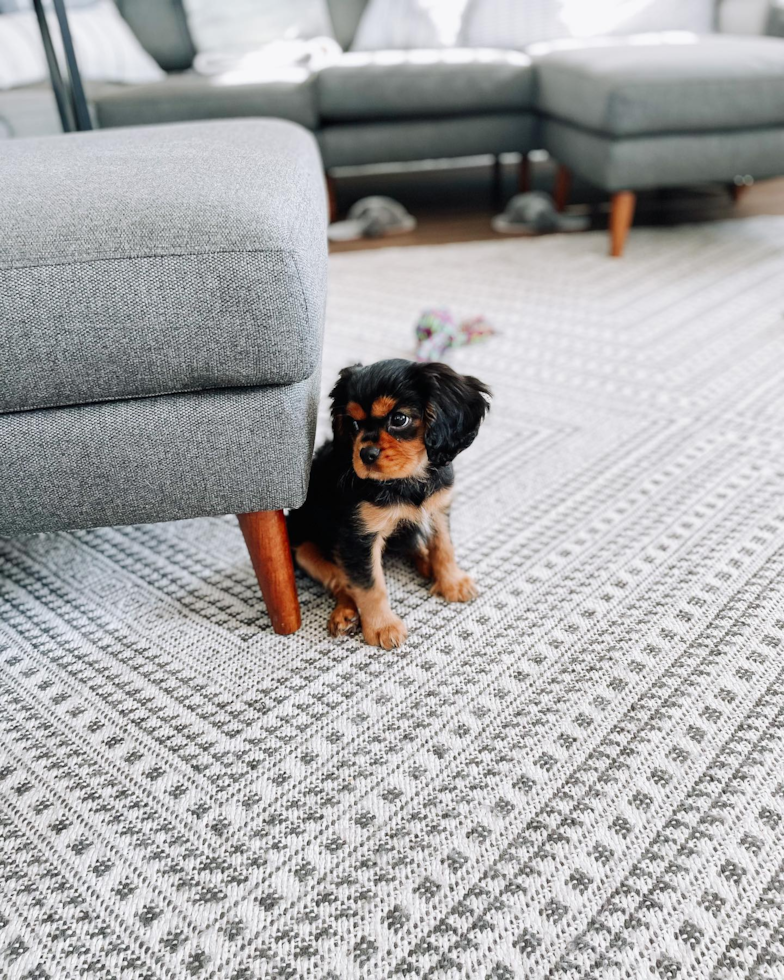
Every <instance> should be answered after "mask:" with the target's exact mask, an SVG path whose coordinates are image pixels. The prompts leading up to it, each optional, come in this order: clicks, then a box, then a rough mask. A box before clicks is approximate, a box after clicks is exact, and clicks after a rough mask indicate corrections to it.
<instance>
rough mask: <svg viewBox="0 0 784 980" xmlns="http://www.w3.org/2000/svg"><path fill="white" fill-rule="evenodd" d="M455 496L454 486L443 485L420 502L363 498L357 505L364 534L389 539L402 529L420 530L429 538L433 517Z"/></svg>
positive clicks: (441, 511) (442, 511)
mask: <svg viewBox="0 0 784 980" xmlns="http://www.w3.org/2000/svg"><path fill="white" fill-rule="evenodd" d="M451 499H452V488H451V487H444V488H443V489H441V490H437V491H436V492H435V493H433V494H431V495H430V496H429V497H426V498H425V500H424V501H423V502H422V503H421V504H420V505H416V504H413V503H405V502H398V503H390V504H383V505H379V504H375V503H370V502H368V501H363V502H362V503H360V504H359V506H358V508H357V516H358V519H359V522H360V525H361V530H362V532H363V533H364V534H372V535H374V536H378V537H380V538H382V540H384V541H386V540H387V539H389V538H391V537H392V536H393V535H395V534H396V533H398V532H400V531H418V532H419V533H420V534H422V535H423V536H424V537H425V538H429V537H430V534H431V532H432V529H433V519H434V517H435V516H436V515H440V514H443V513H444V512H445V511H446V510H447V508H448V507H449V504H450V502H451Z"/></svg>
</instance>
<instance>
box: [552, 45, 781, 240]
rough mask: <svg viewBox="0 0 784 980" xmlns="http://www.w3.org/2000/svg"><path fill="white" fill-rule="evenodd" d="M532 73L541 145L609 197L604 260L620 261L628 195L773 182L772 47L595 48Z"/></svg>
mask: <svg viewBox="0 0 784 980" xmlns="http://www.w3.org/2000/svg"><path fill="white" fill-rule="evenodd" d="M535 64H536V72H537V109H538V110H539V112H540V113H541V115H542V120H543V122H542V144H543V146H544V148H545V149H546V150H548V151H549V153H550V154H551V155H552V156H553V157H555V159H556V160H558V161H559V162H560V163H561V164H563V165H564V166H566V167H568V168H569V169H570V170H572V171H574V172H575V173H576V174H578V175H579V176H580V177H582V178H584V179H585V180H588V181H590V182H591V183H593V184H596V185H598V186H599V187H601V188H603V189H604V190H606V191H608V192H609V193H610V194H612V212H611V222H610V223H611V228H610V231H611V254H612V255H615V256H619V255H621V254H622V252H623V247H624V243H625V241H626V235H627V233H628V230H629V226H630V225H631V222H632V218H633V215H634V201H635V195H634V192H635V191H638V190H643V189H646V188H655V187H669V186H683V185H684V184H692V183H700V182H707V181H717V182H724V183H727V184H731V183H732V182H733V180H734V178H735V177H736V176H737V175H749V176H750V177H753V178H765V177H775V176H778V175H780V174H781V173H782V172H784V42H783V41H781V40H779V39H775V38H765V37H726V36H722V35H709V36H707V37H700V38H699V39H693V38H690V37H689V36H678V35H672V36H669V35H663V36H661V37H660V38H658V40H657V41H655V42H654V41H653V40H649V41H647V42H645V41H644V40H643V39H642V38H636V39H634V40H633V41H632V42H629V41H627V39H626V38H617V39H615V40H614V41H613V40H608V39H605V40H604V41H602V42H600V43H596V44H589V43H586V42H584V43H583V44H582V45H581V46H579V47H572V48H565V49H562V50H558V49H556V50H553V51H552V52H551V53H549V54H546V55H543V56H540V57H538V58H536V59H535ZM560 183H561V193H560V194H559V197H560V198H561V200H560V201H559V203H560V204H563V198H564V196H565V194H564V190H565V183H566V182H565V179H564V176H563V175H562V176H561V181H560Z"/></svg>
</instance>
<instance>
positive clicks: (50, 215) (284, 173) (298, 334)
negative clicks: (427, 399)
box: [0, 120, 326, 412]
mask: <svg viewBox="0 0 784 980" xmlns="http://www.w3.org/2000/svg"><path fill="white" fill-rule="evenodd" d="M0 186H2V188H3V193H2V194H0V227H2V228H3V235H2V237H0V348H1V349H2V351H3V356H2V357H1V358H0V411H5V412H8V411H12V410H18V409H29V408H37V407H44V406H62V405H69V404H78V403H82V402H95V401H102V400H109V399H120V398H132V397H137V396H140V395H159V394H164V393H170V392H184V391H194V390H199V389H208V388H220V387H232V386H239V385H267V384H284V383H291V382H297V381H303V380H305V379H306V378H309V377H310V376H311V375H312V374H313V372H314V370H315V369H316V367H317V365H318V362H319V357H320V348H321V329H322V317H323V305H324V296H325V281H326V249H325V245H324V243H325V221H326V216H325V211H326V208H325V200H324V188H323V176H322V170H321V161H320V157H319V153H318V150H317V147H316V143H315V140H314V139H313V137H312V136H311V135H310V134H309V133H307V132H306V131H305V130H304V129H301V128H300V127H299V126H295V125H293V124H292V123H288V122H283V121H279V120H244V121H241V122H240V121H228V122H216V123H196V124H183V125H177V126H171V127H157V128H155V127H154V128H149V129H137V130H131V129H123V130H112V131H103V132H95V133H88V134H77V135H73V136H65V137H64V136H57V137H43V138H40V139H32V140H8V141H6V142H5V144H4V149H3V154H2V155H0Z"/></svg>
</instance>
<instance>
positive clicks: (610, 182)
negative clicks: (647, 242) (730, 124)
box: [542, 119, 784, 191]
mask: <svg viewBox="0 0 784 980" xmlns="http://www.w3.org/2000/svg"><path fill="white" fill-rule="evenodd" d="M542 143H543V145H544V147H545V149H546V150H547V151H548V152H549V153H550V154H551V155H552V156H553V157H555V158H556V159H557V160H558V161H560V162H561V163H563V164H565V165H566V166H567V167H569V168H570V169H572V170H573V171H574V172H575V173H576V174H578V175H579V176H580V177H583V178H584V179H586V180H589V181H590V182H591V183H593V184H596V185H597V186H599V187H602V188H604V190H607V191H620V190H643V189H645V188H653V187H668V186H669V187H674V186H679V185H683V184H691V183H704V182H708V181H727V182H731V181H732V179H733V178H734V177H735V176H736V175H737V174H750V175H751V176H753V177H756V178H758V179H760V180H761V179H763V178H766V177H777V176H780V175H781V173H782V170H784V165H783V164H782V161H784V126H780V127H776V128H769V129H748V130H740V129H739V130H732V131H726V132H716V133H672V134H669V135H656V136H648V137H646V136H639V137H636V138H634V139H626V140H612V139H608V138H606V137H603V136H601V135H599V134H597V133H590V132H588V131H587V130H584V129H578V128H577V127H576V126H570V125H568V123H562V122H559V121H557V120H554V119H551V120H546V121H545V122H544V123H543V125H542Z"/></svg>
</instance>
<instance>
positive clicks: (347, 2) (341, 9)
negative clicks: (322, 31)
mask: <svg viewBox="0 0 784 980" xmlns="http://www.w3.org/2000/svg"><path fill="white" fill-rule="evenodd" d="M367 5H368V0H327V7H328V8H329V16H330V20H331V21H332V29H333V31H334V32H335V38H336V40H337V42H338V44H339V45H340V46H341V48H343V50H344V51H347V50H348V49H349V48H350V47H351V42H352V41H353V40H354V35H355V34H356V33H357V26H358V25H359V19H360V17H361V16H362V11H363V10H364V9H365V7H367Z"/></svg>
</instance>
